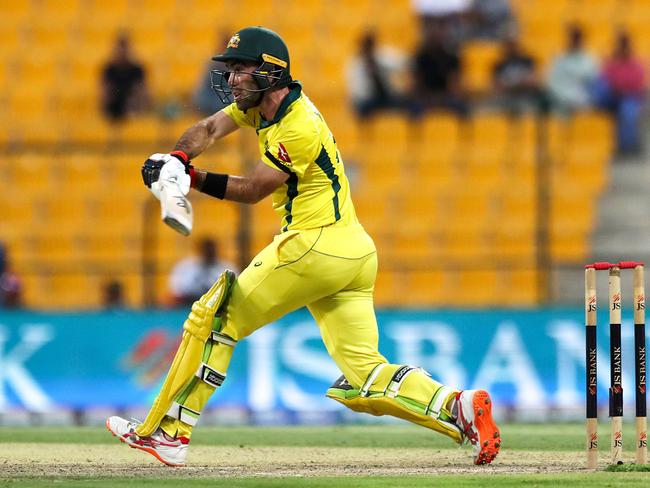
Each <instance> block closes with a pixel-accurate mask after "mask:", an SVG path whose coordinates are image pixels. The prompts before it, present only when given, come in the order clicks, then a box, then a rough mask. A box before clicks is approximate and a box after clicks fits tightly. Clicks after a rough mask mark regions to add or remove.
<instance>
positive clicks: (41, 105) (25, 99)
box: [8, 90, 50, 122]
mask: <svg viewBox="0 0 650 488" xmlns="http://www.w3.org/2000/svg"><path fill="white" fill-rule="evenodd" d="M49 100H50V95H49V94H48V93H45V92H39V91H33V90H30V91H22V90H21V91H17V92H14V93H13V94H11V95H10V97H9V104H8V112H9V114H10V115H11V117H12V118H13V119H14V120H15V121H20V122H22V121H24V120H35V119H38V118H43V117H44V116H45V115H46V114H47V113H48V112H49V110H48V109H49Z"/></svg>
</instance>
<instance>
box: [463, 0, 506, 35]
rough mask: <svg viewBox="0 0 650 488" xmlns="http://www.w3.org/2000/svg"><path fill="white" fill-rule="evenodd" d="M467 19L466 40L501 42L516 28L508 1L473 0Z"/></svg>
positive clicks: (466, 15)
mask: <svg viewBox="0 0 650 488" xmlns="http://www.w3.org/2000/svg"><path fill="white" fill-rule="evenodd" d="M465 18H466V22H467V27H466V30H467V33H466V35H465V37H466V38H471V39H487V40H501V39H504V38H506V37H507V36H508V35H509V33H510V32H512V31H513V29H514V28H515V20H514V17H513V15H512V9H511V8H510V2H509V1H508V0H473V1H472V5H471V7H470V8H469V10H468V11H467V13H466V14H465Z"/></svg>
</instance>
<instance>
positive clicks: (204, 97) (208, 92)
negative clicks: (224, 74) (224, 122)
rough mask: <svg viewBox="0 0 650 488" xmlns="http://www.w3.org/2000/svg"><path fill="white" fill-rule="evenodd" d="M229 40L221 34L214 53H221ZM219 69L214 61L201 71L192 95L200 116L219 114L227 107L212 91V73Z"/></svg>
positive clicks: (228, 37)
mask: <svg viewBox="0 0 650 488" xmlns="http://www.w3.org/2000/svg"><path fill="white" fill-rule="evenodd" d="M229 40H230V36H226V35H224V34H220V35H219V36H218V41H217V48H216V49H215V50H214V52H221V51H222V50H223V47H224V46H225V45H226V44H228V41H229ZM218 67H219V65H218V63H216V62H214V61H208V62H207V63H206V64H205V66H204V67H203V70H202V71H201V77H200V79H199V83H198V85H197V87H196V89H195V90H194V93H193V94H192V103H193V105H194V109H195V110H196V111H197V112H199V114H201V115H204V116H206V117H208V116H210V115H212V114H213V113H215V112H218V111H219V110H221V109H222V108H224V107H225V106H226V105H227V103H225V102H223V101H222V100H221V98H220V97H218V96H217V95H216V93H215V92H214V90H213V89H212V78H211V75H210V72H211V71H212V70H213V69H217V68H218Z"/></svg>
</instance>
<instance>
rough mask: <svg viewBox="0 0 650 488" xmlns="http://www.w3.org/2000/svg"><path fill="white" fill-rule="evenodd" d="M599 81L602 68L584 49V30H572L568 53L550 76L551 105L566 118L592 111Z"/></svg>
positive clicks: (552, 67)
mask: <svg viewBox="0 0 650 488" xmlns="http://www.w3.org/2000/svg"><path fill="white" fill-rule="evenodd" d="M597 78H598V64H597V62H596V60H595V58H594V57H593V56H592V55H591V54H590V53H589V52H587V51H586V50H585V49H584V47H583V33H582V29H581V28H580V27H579V26H577V25H571V26H569V28H568V29H567V47H566V51H565V52H564V53H562V54H560V55H559V56H557V57H556V58H555V59H554V60H553V63H552V65H551V70H550V73H549V76H548V94H549V97H550V101H551V105H552V106H553V108H555V109H556V110H557V111H558V112H560V113H563V114H570V113H572V112H574V111H576V110H584V109H587V108H589V107H590V105H591V104H592V94H593V90H594V85H595V82H596V79H597Z"/></svg>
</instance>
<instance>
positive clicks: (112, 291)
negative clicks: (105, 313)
mask: <svg viewBox="0 0 650 488" xmlns="http://www.w3.org/2000/svg"><path fill="white" fill-rule="evenodd" d="M102 292H103V296H102V305H103V306H104V308H122V307H124V306H125V300H124V287H123V286H122V283H120V282H119V281H117V280H111V281H108V282H106V283H105V284H104V287H103V289H102Z"/></svg>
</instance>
